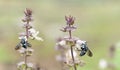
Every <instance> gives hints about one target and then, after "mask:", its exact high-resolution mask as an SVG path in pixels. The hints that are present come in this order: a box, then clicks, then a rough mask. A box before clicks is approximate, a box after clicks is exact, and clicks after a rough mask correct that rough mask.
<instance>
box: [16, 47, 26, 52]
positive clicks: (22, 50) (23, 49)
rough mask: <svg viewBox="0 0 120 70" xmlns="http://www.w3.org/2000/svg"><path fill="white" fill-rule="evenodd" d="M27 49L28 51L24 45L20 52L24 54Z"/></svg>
mask: <svg viewBox="0 0 120 70" xmlns="http://www.w3.org/2000/svg"><path fill="white" fill-rule="evenodd" d="M25 51H26V49H25V48H22V47H21V48H20V49H19V50H18V52H19V53H21V54H24V53H25Z"/></svg>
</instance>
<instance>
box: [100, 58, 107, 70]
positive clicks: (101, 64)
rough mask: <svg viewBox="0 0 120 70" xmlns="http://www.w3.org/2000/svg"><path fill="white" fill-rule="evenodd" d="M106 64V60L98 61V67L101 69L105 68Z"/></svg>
mask: <svg viewBox="0 0 120 70" xmlns="http://www.w3.org/2000/svg"><path fill="white" fill-rule="evenodd" d="M107 66H108V64H107V61H106V60H104V59H101V60H100V61H99V67H100V68H101V69H105V68H106V67H107Z"/></svg>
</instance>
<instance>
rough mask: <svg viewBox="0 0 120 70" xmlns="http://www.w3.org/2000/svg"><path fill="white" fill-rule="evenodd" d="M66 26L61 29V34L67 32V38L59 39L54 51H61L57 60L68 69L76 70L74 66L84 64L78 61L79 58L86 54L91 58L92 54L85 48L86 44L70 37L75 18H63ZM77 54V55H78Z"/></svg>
mask: <svg viewBox="0 0 120 70" xmlns="http://www.w3.org/2000/svg"><path fill="white" fill-rule="evenodd" d="M65 19H66V23H67V25H66V26H65V27H63V28H62V29H61V31H63V32H68V33H69V36H67V37H63V38H61V39H60V40H59V41H58V42H57V43H56V50H59V51H61V52H62V53H63V54H62V57H61V56H60V55H59V56H58V57H57V60H59V61H62V62H64V63H65V64H66V65H68V66H70V67H74V69H75V70H76V66H77V65H80V66H83V65H84V64H85V63H84V62H83V61H82V60H80V58H79V56H84V55H85V54H86V53H87V55H88V56H90V57H92V52H91V51H90V49H89V48H88V46H87V42H86V41H83V40H80V39H79V38H77V37H72V33H71V32H72V31H73V30H75V29H76V28H77V27H76V26H74V25H73V24H74V20H75V18H74V17H72V16H69V17H67V16H65ZM78 53H79V54H78Z"/></svg>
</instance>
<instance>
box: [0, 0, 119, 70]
mask: <svg viewBox="0 0 120 70" xmlns="http://www.w3.org/2000/svg"><path fill="white" fill-rule="evenodd" d="M25 8H31V9H32V10H33V18H34V22H33V25H34V27H35V29H36V30H39V31H40V34H39V36H41V37H42V38H43V39H44V41H43V42H40V41H32V40H30V42H31V44H32V45H33V48H34V53H33V56H32V57H30V60H29V61H31V62H33V63H38V64H39V65H40V66H41V67H42V68H44V69H46V70H61V66H60V63H59V62H57V61H56V58H55V57H56V55H58V52H57V51H55V48H54V47H55V43H56V39H57V38H58V37H63V36H64V35H66V33H63V32H61V31H59V29H60V28H61V27H62V26H64V25H65V19H64V16H65V15H72V16H74V17H76V21H75V24H76V25H77V26H78V29H77V30H76V31H75V32H74V33H73V35H74V36H77V37H79V38H80V39H82V40H86V41H87V42H88V45H89V48H90V49H91V50H92V52H93V54H94V56H93V57H92V58H90V57H88V56H84V57H80V58H81V59H82V60H84V61H85V62H86V65H85V66H84V67H79V70H100V69H99V66H98V63H99V60H100V59H101V58H104V59H106V60H109V57H108V56H107V54H108V49H109V47H110V46H111V45H112V44H114V43H116V42H118V41H119V40H120V30H119V29H120V28H119V27H120V0H0V70H16V63H18V62H19V61H21V60H22V58H21V56H20V54H19V53H18V52H17V51H15V50H14V48H15V46H16V44H17V43H18V42H19V39H18V33H19V32H22V31H23V29H22V27H21V25H22V22H21V18H22V17H23V16H24V14H23V11H24V10H25ZM118 61H119V60H118ZM105 70H109V69H108V68H106V69H105Z"/></svg>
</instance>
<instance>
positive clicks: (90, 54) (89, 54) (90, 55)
mask: <svg viewBox="0 0 120 70" xmlns="http://www.w3.org/2000/svg"><path fill="white" fill-rule="evenodd" d="M87 55H88V56H89V57H92V56H93V53H92V52H91V51H90V49H88V52H87Z"/></svg>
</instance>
